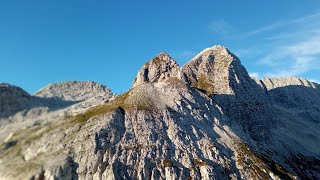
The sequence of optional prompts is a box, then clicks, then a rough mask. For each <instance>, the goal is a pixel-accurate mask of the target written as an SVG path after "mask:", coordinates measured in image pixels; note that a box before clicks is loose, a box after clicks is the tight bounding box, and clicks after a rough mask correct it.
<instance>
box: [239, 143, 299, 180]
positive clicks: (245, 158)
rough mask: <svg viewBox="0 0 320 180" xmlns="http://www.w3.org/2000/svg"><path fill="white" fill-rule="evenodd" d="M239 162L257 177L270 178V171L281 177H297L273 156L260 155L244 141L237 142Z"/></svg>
mask: <svg viewBox="0 0 320 180" xmlns="http://www.w3.org/2000/svg"><path fill="white" fill-rule="evenodd" d="M237 151H238V157H237V164H239V165H242V166H243V168H244V170H245V171H248V172H250V174H251V176H252V177H254V178H255V179H270V177H269V174H268V173H271V172H272V173H273V174H275V175H277V176H279V177H280V178H281V179H295V178H294V176H293V175H292V174H290V173H289V172H288V171H286V170H285V169H284V168H283V167H282V166H281V165H279V164H278V163H276V162H275V161H273V160H272V159H271V158H268V157H266V156H263V155H260V154H258V153H256V152H254V151H252V150H251V149H250V147H249V146H248V145H247V144H245V143H243V142H239V143H237Z"/></svg>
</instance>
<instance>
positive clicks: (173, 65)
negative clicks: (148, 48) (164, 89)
mask: <svg viewBox="0 0 320 180" xmlns="http://www.w3.org/2000/svg"><path fill="white" fill-rule="evenodd" d="M178 74H179V65H178V64H177V62H176V61H174V60H173V59H172V58H171V57H170V56H169V55H168V54H167V53H165V52H162V53H160V54H158V55H157V56H156V57H154V58H153V59H151V60H150V61H148V62H147V63H146V64H144V65H143V66H142V68H141V69H140V70H139V72H138V74H137V77H136V78H135V80H134V82H133V87H135V86H137V85H139V84H142V83H145V82H152V83H154V82H160V81H163V80H166V79H168V78H170V77H177V76H178Z"/></svg>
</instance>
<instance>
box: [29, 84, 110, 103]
mask: <svg viewBox="0 0 320 180" xmlns="http://www.w3.org/2000/svg"><path fill="white" fill-rule="evenodd" d="M35 96H38V97H43V98H59V99H62V100H66V101H83V100H87V99H89V98H92V97H97V96H104V97H106V98H110V97H111V96H113V93H112V92H111V90H110V89H108V88H106V87H105V86H104V85H101V84H99V83H97V82H93V81H87V82H85V81H66V82H60V83H53V84H49V85H47V86H46V87H44V88H42V89H40V90H39V91H38V92H36V93H35Z"/></svg>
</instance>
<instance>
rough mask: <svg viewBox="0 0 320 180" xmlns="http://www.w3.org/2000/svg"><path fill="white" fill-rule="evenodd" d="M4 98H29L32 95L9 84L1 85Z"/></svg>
mask: <svg viewBox="0 0 320 180" xmlns="http://www.w3.org/2000/svg"><path fill="white" fill-rule="evenodd" d="M4 96H16V97H28V96H30V95H29V93H27V92H26V91H24V90H23V89H21V88H20V87H17V86H14V85H11V84H8V83H0V97H4Z"/></svg>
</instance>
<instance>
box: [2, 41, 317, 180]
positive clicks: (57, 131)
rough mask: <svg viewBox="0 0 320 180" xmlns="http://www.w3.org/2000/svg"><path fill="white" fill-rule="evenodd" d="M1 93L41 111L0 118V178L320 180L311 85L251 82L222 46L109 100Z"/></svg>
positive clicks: (80, 94) (55, 90) (75, 90)
mask: <svg viewBox="0 0 320 180" xmlns="http://www.w3.org/2000/svg"><path fill="white" fill-rule="evenodd" d="M2 86H3V87H5V88H3V87H2V89H1V86H0V90H1V91H0V92H2V96H1V94H0V97H1V98H2V99H0V100H1V101H2V102H7V104H8V103H9V104H10V102H11V101H10V99H15V98H16V99H18V100H19V99H20V100H19V101H18V104H19V102H20V101H22V102H28V103H29V102H33V103H34V102H37V103H39V104H38V106H31V108H30V106H28V110H18V111H19V112H17V113H16V112H15V113H13V114H12V115H11V116H10V117H3V118H1V120H4V121H9V120H10V123H0V164H1V166H0V179H50V180H51V179H94V180H95V179H97V180H98V179H99V180H100V179H116V180H117V179H205V180H207V179H320V173H319V172H320V166H319V164H320V153H319V152H320V146H319V143H318V142H320V132H319V123H320V122H319V119H320V109H319V107H320V101H319V99H320V93H319V85H318V84H316V83H312V82H309V81H307V80H305V79H301V78H265V79H262V80H258V79H252V78H250V77H249V75H248V73H247V71H246V69H245V68H244V67H243V66H242V65H241V62H240V60H239V59H238V58H237V57H236V56H235V55H233V54H232V53H231V52H230V51H229V50H227V49H226V48H224V47H222V46H214V47H211V48H207V49H205V50H204V51H202V52H201V53H200V54H199V55H197V56H196V57H195V58H193V59H192V60H191V61H190V62H188V63H187V64H186V65H184V66H183V67H182V68H181V69H179V66H178V64H177V63H176V62H175V61H174V60H173V59H172V58H171V57H170V56H169V55H167V54H165V53H161V54H159V55H158V56H156V57H155V58H153V59H152V60H150V61H149V62H147V63H146V64H145V65H143V67H142V68H141V69H140V71H139V72H138V75H137V77H136V80H135V81H134V83H133V87H132V88H131V89H129V90H128V91H127V92H125V93H123V94H120V95H117V96H115V95H114V94H113V93H112V92H111V91H110V90H109V89H107V88H106V87H104V86H102V85H99V84H96V83H94V82H64V83H57V84H52V85H49V86H47V87H45V88H43V89H41V90H40V91H38V92H37V93H36V95H35V96H30V95H28V94H27V93H25V92H24V91H23V90H22V89H20V88H17V87H12V86H9V85H3V84H2ZM8 88H9V89H8ZM7 99H9V100H7ZM21 99H22V100H21ZM1 101H0V106H1V105H2V104H4V103H1ZM68 103H69V104H68ZM53 105H55V106H53ZM15 106H16V105H15ZM15 106H13V107H15ZM8 107H9V106H8ZM44 107H46V109H44ZM10 109H11V107H10V108H7V110H6V111H8V110H10ZM20 109H21V108H20ZM22 109H24V107H22ZM0 122H1V121H0Z"/></svg>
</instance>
